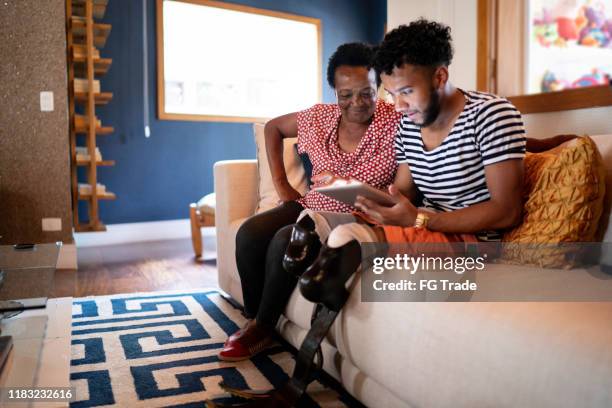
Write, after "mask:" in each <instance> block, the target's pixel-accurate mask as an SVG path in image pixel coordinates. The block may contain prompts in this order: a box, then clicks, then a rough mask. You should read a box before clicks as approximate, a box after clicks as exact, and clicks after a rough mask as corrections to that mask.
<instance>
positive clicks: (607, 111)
mask: <svg viewBox="0 0 612 408" xmlns="http://www.w3.org/2000/svg"><path fill="white" fill-rule="evenodd" d="M419 17H425V18H427V19H431V20H436V21H440V22H442V23H444V24H447V25H448V26H449V27H451V34H452V36H453V46H454V47H455V56H454V58H453V62H452V64H451V67H450V69H449V71H450V80H451V82H452V83H453V84H454V85H456V86H459V87H461V88H464V89H476V59H477V55H476V44H477V25H478V22H477V0H387V27H388V28H387V30H389V31H390V30H392V29H393V28H395V27H397V26H398V25H400V24H408V23H409V22H410V21H413V20H416V19H417V18H419ZM523 118H524V121H525V127H526V129H527V134H528V135H529V136H533V137H547V136H550V135H555V134H559V133H576V134H612V106H608V107H603V108H592V109H578V110H572V111H564V112H550V113H533V114H528V115H523Z"/></svg>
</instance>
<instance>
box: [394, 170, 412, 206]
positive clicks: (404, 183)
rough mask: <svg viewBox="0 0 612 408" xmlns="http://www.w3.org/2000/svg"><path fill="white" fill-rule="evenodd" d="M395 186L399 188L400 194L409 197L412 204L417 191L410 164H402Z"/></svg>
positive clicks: (396, 176) (396, 174) (396, 175)
mask: <svg viewBox="0 0 612 408" xmlns="http://www.w3.org/2000/svg"><path fill="white" fill-rule="evenodd" d="M393 185H394V186H395V187H397V189H398V190H399V192H400V193H402V194H403V195H404V196H405V197H407V198H408V199H409V200H410V201H411V202H414V200H415V199H416V195H417V191H416V185H415V184H414V181H413V180H412V174H411V173H410V167H409V166H408V163H400V164H399V166H398V168H397V173H395V180H394V181H393Z"/></svg>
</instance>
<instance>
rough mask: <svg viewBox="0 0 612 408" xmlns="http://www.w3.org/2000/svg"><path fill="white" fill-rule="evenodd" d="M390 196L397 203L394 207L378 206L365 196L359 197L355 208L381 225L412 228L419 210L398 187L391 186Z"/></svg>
mask: <svg viewBox="0 0 612 408" xmlns="http://www.w3.org/2000/svg"><path fill="white" fill-rule="evenodd" d="M389 194H391V196H392V197H393V198H394V199H395V201H396V204H395V205H394V206H392V207H386V206H384V205H380V204H377V203H375V202H374V201H372V200H369V199H367V198H365V197H363V196H357V200H356V201H355V207H357V209H359V210H360V211H363V212H364V213H365V214H366V215H368V216H369V217H370V218H371V219H373V220H375V221H376V222H378V223H380V224H383V225H399V226H401V227H412V226H413V225H414V221H415V220H416V216H417V208H416V207H415V206H414V205H413V204H412V203H411V202H410V200H409V199H408V198H406V197H405V196H404V195H403V194H402V193H400V191H399V190H398V189H397V187H396V186H394V185H390V186H389Z"/></svg>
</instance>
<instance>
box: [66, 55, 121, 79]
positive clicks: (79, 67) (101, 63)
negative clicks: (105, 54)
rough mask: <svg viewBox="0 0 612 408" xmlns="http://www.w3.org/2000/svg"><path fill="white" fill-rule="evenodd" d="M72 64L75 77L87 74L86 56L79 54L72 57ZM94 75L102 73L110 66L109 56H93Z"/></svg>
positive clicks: (111, 61)
mask: <svg viewBox="0 0 612 408" xmlns="http://www.w3.org/2000/svg"><path fill="white" fill-rule="evenodd" d="M73 61H74V63H75V66H74V74H75V76H77V77H86V76H87V57H84V56H80V57H75V58H74V59H73ZM93 63H94V75H104V74H106V72H107V71H108V69H109V68H110V66H111V64H112V63H113V60H112V59H110V58H94V60H93Z"/></svg>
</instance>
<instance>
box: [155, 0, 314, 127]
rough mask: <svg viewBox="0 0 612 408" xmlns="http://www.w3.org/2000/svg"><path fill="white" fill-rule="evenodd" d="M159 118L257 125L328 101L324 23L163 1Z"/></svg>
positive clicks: (192, 1) (201, 1)
mask: <svg viewBox="0 0 612 408" xmlns="http://www.w3.org/2000/svg"><path fill="white" fill-rule="evenodd" d="M157 58H158V60H157V63H158V69H157V72H158V81H157V83H158V95H159V99H158V114H159V118H160V119H171V120H203V121H227V122H253V121H261V120H265V119H267V118H271V117H275V116H278V115H281V114H284V113H288V112H294V111H298V110H302V109H305V108H307V107H309V106H311V105H313V104H314V103H317V102H320V101H321V93H322V73H321V70H322V64H321V23H320V20H318V19H314V18H308V17H301V16H296V15H291V14H286V13H280V12H274V11H267V10H261V9H255V8H251V7H246V6H240V5H235V4H229V3H221V2H217V1H209V0H189V1H187V0H185V1H171V0H157Z"/></svg>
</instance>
